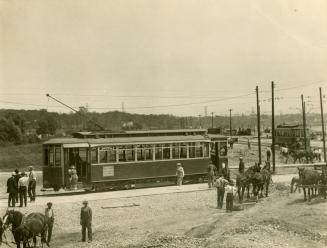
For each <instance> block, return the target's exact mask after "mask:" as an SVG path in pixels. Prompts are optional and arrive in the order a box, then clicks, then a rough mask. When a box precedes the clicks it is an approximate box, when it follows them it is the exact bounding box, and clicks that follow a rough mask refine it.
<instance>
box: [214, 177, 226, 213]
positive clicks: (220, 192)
mask: <svg viewBox="0 0 327 248" xmlns="http://www.w3.org/2000/svg"><path fill="white" fill-rule="evenodd" d="M227 184H228V181H227V180H226V179H225V178H224V176H223V175H220V177H219V178H218V179H217V180H216V187H217V208H219V209H221V208H223V204H224V195H225V186H226V185H227Z"/></svg>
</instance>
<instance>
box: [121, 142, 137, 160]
mask: <svg viewBox="0 0 327 248" xmlns="http://www.w3.org/2000/svg"><path fill="white" fill-rule="evenodd" d="M134 153H135V151H134V148H133V146H123V147H121V148H119V162H127V161H134V160H135V155H134Z"/></svg>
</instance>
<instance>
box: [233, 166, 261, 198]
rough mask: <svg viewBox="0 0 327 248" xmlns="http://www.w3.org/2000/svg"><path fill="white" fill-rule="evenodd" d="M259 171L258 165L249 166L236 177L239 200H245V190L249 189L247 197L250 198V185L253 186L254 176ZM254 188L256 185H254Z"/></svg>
mask: <svg viewBox="0 0 327 248" xmlns="http://www.w3.org/2000/svg"><path fill="white" fill-rule="evenodd" d="M256 171H257V165H253V166H251V167H249V168H248V169H247V170H246V171H245V172H243V173H240V174H238V175H237V177H236V186H237V192H238V197H239V202H243V198H244V192H245V190H247V199H249V198H250V185H251V184H252V186H253V176H254V174H255V173H256ZM253 189H254V187H253Z"/></svg>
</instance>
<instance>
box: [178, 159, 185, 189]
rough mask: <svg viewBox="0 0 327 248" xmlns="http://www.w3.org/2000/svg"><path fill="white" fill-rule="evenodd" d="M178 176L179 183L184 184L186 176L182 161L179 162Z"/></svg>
mask: <svg viewBox="0 0 327 248" xmlns="http://www.w3.org/2000/svg"><path fill="white" fill-rule="evenodd" d="M176 176H177V185H178V186H181V185H182V184H183V178H184V169H183V167H182V164H181V163H177V169H176Z"/></svg>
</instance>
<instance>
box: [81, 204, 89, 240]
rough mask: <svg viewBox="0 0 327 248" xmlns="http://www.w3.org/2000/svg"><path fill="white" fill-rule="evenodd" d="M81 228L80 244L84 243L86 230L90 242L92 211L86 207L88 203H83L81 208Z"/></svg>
mask: <svg viewBox="0 0 327 248" xmlns="http://www.w3.org/2000/svg"><path fill="white" fill-rule="evenodd" d="M81 226H82V242H85V241H86V229H87V236H88V239H89V242H91V241H92V209H91V208H90V207H89V206H88V201H86V200H85V201H83V207H82V208H81Z"/></svg>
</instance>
